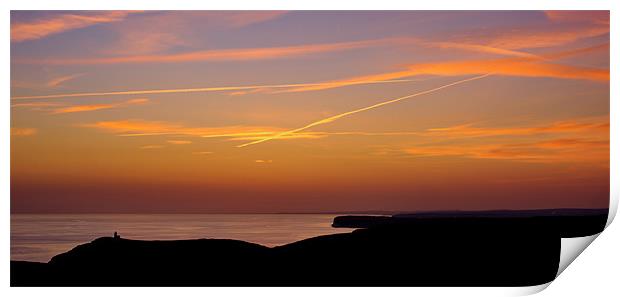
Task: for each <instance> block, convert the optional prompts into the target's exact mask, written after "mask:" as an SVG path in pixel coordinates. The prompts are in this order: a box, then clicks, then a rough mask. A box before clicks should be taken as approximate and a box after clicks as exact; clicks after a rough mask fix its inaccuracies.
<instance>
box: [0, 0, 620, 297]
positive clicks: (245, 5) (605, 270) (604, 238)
mask: <svg viewBox="0 0 620 297" xmlns="http://www.w3.org/2000/svg"><path fill="white" fill-rule="evenodd" d="M618 3H620V1H612V0H562V1H558V0H537V1H523V0H510V1H509V0H504V1H497V0H494V1H484V0H468V1H464V0H434V1H411V0H400V1H399V0H380V1H378V0H374V1H368V0H329V1H319V0H314V1H307V2H304V1H293V0H286V1H285V0H246V1H243V0H226V1H209V2H207V1H193V0H192V1H189V0H185V1H169V0H168V1H165V0H134V1H112V0H111V1H89V2H87V1H83V0H55V1H49V0H17V1H10V0H9V1H2V3H1V4H0V6H1V7H2V15H1V18H2V20H3V22H2V26H3V28H2V31H1V33H0V40H1V41H2V56H3V57H4V60H3V61H4V67H3V68H2V70H1V71H0V73H1V76H0V82H1V84H2V86H3V94H5V95H4V97H3V100H2V105H0V115H1V118H2V121H3V123H2V125H0V137H2V138H1V139H2V142H0V143H2V145H0V150H1V151H0V195H1V196H0V197H1V198H2V200H1V201H2V202H1V205H2V212H0V217H1V218H2V220H1V221H2V223H1V225H0V226H1V227H2V234H3V236H2V237H1V238H0V254H2V255H3V256H4V257H3V260H0V261H2V263H3V264H2V265H1V267H2V268H1V270H0V275H1V277H2V280H3V281H4V283H3V286H2V290H3V291H5V290H6V291H7V292H3V293H0V294H1V295H3V296H13V295H15V296H30V295H35V294H36V295H63V296H80V297H83V296H86V295H88V296H106V297H107V296H109V295H110V294H115V293H122V294H123V295H129V294H149V295H153V296H168V295H171V294H179V293H180V294H183V295H203V294H204V293H211V294H216V295H227V296H230V295H232V296H235V295H250V294H251V295H258V296H270V297H271V296H291V295H295V296H316V295H318V294H328V295H332V294H333V295H344V294H347V295H352V294H355V296H356V297H357V296H377V295H385V296H390V295H401V294H404V293H405V294H420V295H422V296H455V295H457V296H462V295H466V296H498V295H514V294H526V293H535V292H536V291H539V290H541V289H544V288H545V287H546V286H540V287H536V288H527V289H524V288H512V289H508V288H309V289H303V290H302V289H298V288H260V289H256V288H124V289H115V288H103V289H96V290H95V289H90V288H71V289H36V288H35V289H32V288H30V289H25V288H7V287H8V278H9V266H8V263H9V258H10V249H9V234H10V220H9V209H10V199H9V197H10V191H9V186H10V185H9V177H10V166H9V164H10V154H9V149H10V146H9V145H8V144H9V139H10V137H9V133H10V132H9V126H10V125H9V120H8V119H9V118H10V108H9V98H10V92H9V85H10V69H9V65H10V62H9V50H10V42H9V41H10V37H9V32H10V29H9V27H10V25H9V10H21V9H32V10H34V9H36V10H61V9H66V10H74V9H81V10H104V9H110V10H113V9H151V10H168V9H170V10H192V9H193V10H197V9H220V10H223V9H238V10H241V9H243V10H250V9H256V10H270V9H280V10H298V9H312V10H353V9H355V10H478V9H479V10H541V9H576V10H595V9H601V10H611V11H612V13H611V24H612V28H611V30H612V31H611V53H615V52H617V51H618V48H619V47H618V32H620V30H618V21H617V16H618V14H620V10H618V5H619V4H618ZM618 66H619V65H618V59H617V55H614V54H612V57H611V67H610V68H611V77H612V80H611V81H612V82H611V109H610V113H611V146H610V151H611V152H612V155H611V181H612V182H611V193H612V195H611V196H612V199H611V205H612V206H611V211H612V212H613V214H614V215H615V212H616V211H617V204H618V195H619V192H618V190H619V189H618V182H619V179H618V178H619V176H618V169H619V168H620V167H619V160H620V159H619V158H618V152H620V145H619V143H618V139H619V132H618V131H619V129H618V128H619V124H618V123H619V121H618V115H620V112H619V111H620V110H619V108H620V107H619V102H618V90H617V86H618V85H619V84H618V79H617V77H618V71H617V69H618ZM612 218H613V216H611V217H610V221H609V222H611V219H612ZM609 222H608V224H609ZM616 225H617V224H616ZM611 230H613V231H611ZM618 233H619V232H618V227H617V226H611V227H610V228H609V230H606V231H605V232H603V234H602V235H601V236H600V237H599V239H597V240H596V241H595V242H594V243H593V244H592V246H593V247H592V248H590V249H588V250H586V251H585V252H584V256H582V257H580V258H579V259H577V260H575V263H574V264H572V265H571V266H579V267H575V269H572V267H568V268H567V269H566V272H564V273H563V274H562V275H561V276H559V278H558V280H556V281H555V282H554V283H553V285H551V286H550V288H549V290H546V291H545V292H544V293H543V295H547V296H566V295H568V296H583V295H585V294H590V293H588V292H592V291H594V292H596V294H595V296H615V294H617V290H618V289H617V286H616V283H617V280H616V278H617V275H618V271H619V270H618V255H617V251H620V248H618V246H619V244H618V241H619V240H618V237H619V234H618ZM584 258H587V259H584ZM589 261H590V262H589ZM579 269H580V270H579ZM589 285H595V287H593V288H590V287H588V286H589Z"/></svg>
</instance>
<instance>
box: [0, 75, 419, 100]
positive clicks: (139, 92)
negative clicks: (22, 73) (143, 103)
mask: <svg viewBox="0 0 620 297" xmlns="http://www.w3.org/2000/svg"><path fill="white" fill-rule="evenodd" d="M411 81H415V80H413V79H396V80H362V81H352V82H346V83H338V82H323V83H299V84H279V85H253V86H227V87H207V88H193V89H167V90H162V89H160V90H137V91H113V92H93V93H70V94H53V95H39V96H18V97H11V100H25V99H52V98H70V97H95V96H117V95H148V94H171V93H197V92H216V91H240V90H252V89H269V88H274V89H275V88H296V87H311V86H330V85H336V86H350V85H363V84H382V83H399V82H411Z"/></svg>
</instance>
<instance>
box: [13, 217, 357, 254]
mask: <svg viewBox="0 0 620 297" xmlns="http://www.w3.org/2000/svg"><path fill="white" fill-rule="evenodd" d="M335 216H336V215H321V214H318V215H317V214H294V215H289V214H247V215H246V214H243V215H234V214H233V215H231V214H208V215H205V214H198V215H194V214H182V215H176V214H171V215H170V214H148V215H136V214H127V215H124V214H114V215H110V214H79V215H57V214H53V215H30V214H28V215H24V214H20V215H11V260H27V261H38V262H47V261H49V260H50V259H51V258H52V257H53V256H55V255H57V254H59V253H63V252H66V251H68V250H70V249H72V248H73V247H75V246H76V245H78V244H82V243H86V242H90V241H92V240H93V239H95V238H98V237H101V236H112V234H113V233H114V231H117V232H118V233H119V234H120V235H121V237H124V238H130V239H145V240H153V239H161V240H170V239H192V238H230V239H239V240H244V241H249V242H254V243H258V244H262V245H266V246H277V245H282V244H286V243H290V242H293V241H297V240H301V239H305V238H308V237H313V236H318V235H325V234H333V233H343V232H347V231H348V230H343V229H335V228H332V227H331V223H332V219H333V218H334V217H335Z"/></svg>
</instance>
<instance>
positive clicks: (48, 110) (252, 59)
mask: <svg viewBox="0 0 620 297" xmlns="http://www.w3.org/2000/svg"><path fill="white" fill-rule="evenodd" d="M608 200H609V13H608V12H606V11H587V12H586V11H583V12H580V11H546V12H545V11H513V12H511V11H497V12H493V11H479V12H477V11H462V12H456V11H444V12H439V11H437V12H414V11H409V12H398V11H392V12H372V11H365V12H330V11H324V12H303V11H290V12H285V11H260V12H258V11H236V12H230V11H177V12H166V11H98V12H88V11H72V12H63V11H53V12H46V11H14V12H12V14H11V211H12V212H14V213H23V212H42V213H60V212H61V213H76V212H125V213H127V212H132V213H140V212H175V213H184V212H207V213H209V212H212V213H231V212H235V213H240V212H241V213H252V212H322V211H329V212H338V211H364V210H394V211H417V210H438V209H450V210H453V209H531V208H567V207H607V204H608Z"/></svg>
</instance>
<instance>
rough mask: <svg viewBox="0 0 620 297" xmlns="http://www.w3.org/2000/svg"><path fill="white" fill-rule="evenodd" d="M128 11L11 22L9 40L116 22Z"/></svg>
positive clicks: (20, 39) (37, 36) (37, 37)
mask: <svg viewBox="0 0 620 297" xmlns="http://www.w3.org/2000/svg"><path fill="white" fill-rule="evenodd" d="M130 13H132V12H130V11H104V12H97V13H67V14H61V15H56V16H53V17H49V18H44V19H39V20H34V21H27V22H16V23H12V24H11V41H12V42H22V41H27V40H35V39H40V38H44V37H47V36H50V35H54V34H59V33H62V32H66V31H71V30H76V29H81V28H85V27H89V26H92V25H96V24H101V23H112V22H118V21H122V20H123V19H125V17H127V16H128V15H129V14H130Z"/></svg>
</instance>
